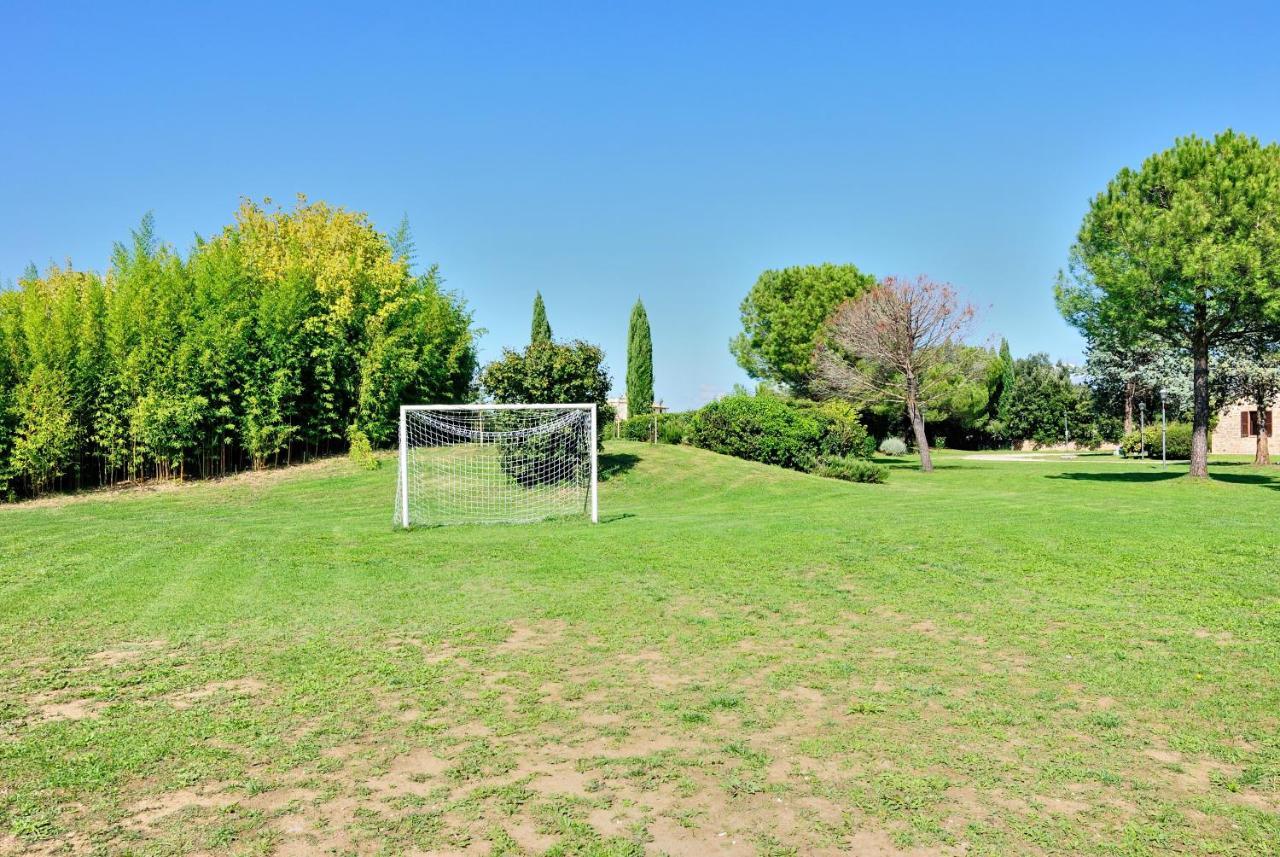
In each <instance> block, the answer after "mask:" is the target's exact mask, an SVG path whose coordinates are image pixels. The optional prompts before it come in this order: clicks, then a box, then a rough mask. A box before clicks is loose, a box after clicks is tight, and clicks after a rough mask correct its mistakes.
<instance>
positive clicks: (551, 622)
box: [494, 619, 567, 653]
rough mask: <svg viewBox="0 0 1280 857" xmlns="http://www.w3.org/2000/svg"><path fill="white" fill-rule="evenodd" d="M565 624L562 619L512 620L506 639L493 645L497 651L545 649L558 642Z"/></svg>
mask: <svg viewBox="0 0 1280 857" xmlns="http://www.w3.org/2000/svg"><path fill="white" fill-rule="evenodd" d="M566 627H567V625H566V624H565V622H564V620H562V619H544V620H542V621H539V622H530V623H522V622H513V623H512V625H511V633H510V634H509V635H508V636H507V639H505V640H503V641H502V642H501V643H499V644H498V645H497V646H495V647H494V651H497V652H506V653H511V652H525V651H529V650H531V649H533V650H536V649H545V648H546V647H548V646H550V645H553V644H555V643H557V642H559V640H560V638H561V637H563V636H564V632H565V629H566Z"/></svg>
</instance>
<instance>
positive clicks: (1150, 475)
mask: <svg viewBox="0 0 1280 857" xmlns="http://www.w3.org/2000/svg"><path fill="white" fill-rule="evenodd" d="M1185 475H1186V474H1185V473H1179V472H1174V471H1172V470H1160V471H1156V472H1146V471H1139V472H1136V473H1135V472H1133V471H1123V472H1120V473H1106V472H1103V471H1093V472H1086V471H1080V470H1072V471H1069V472H1067V473H1049V474H1046V475H1045V477H1044V478H1045V479H1071V480H1076V481H1083V482H1164V481H1165V480H1167V479H1181V478H1182V477H1183V476H1185Z"/></svg>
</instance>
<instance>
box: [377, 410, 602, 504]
mask: <svg viewBox="0 0 1280 857" xmlns="http://www.w3.org/2000/svg"><path fill="white" fill-rule="evenodd" d="M596 475H597V460H596V406H595V405H593V404H587V405H404V406H402V407H401V408H400V477H399V479H398V480H397V485H396V512H395V522H396V523H397V524H398V525H400V526H403V527H411V526H414V525H429V526H430V525H436V524H498V523H528V522H531V521H541V520H545V519H547V518H556V517H564V516H569V515H589V516H590V517H591V520H592V521H593V522H596V521H599V519H600V516H599V504H598V501H597V499H596Z"/></svg>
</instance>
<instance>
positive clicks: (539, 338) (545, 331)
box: [529, 292, 551, 345]
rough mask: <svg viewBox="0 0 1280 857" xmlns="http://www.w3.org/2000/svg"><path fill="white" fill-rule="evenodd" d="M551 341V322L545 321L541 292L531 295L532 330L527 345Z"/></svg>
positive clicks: (545, 309) (545, 312) (544, 307)
mask: <svg viewBox="0 0 1280 857" xmlns="http://www.w3.org/2000/svg"><path fill="white" fill-rule="evenodd" d="M550 341H551V322H549V321H547V307H546V304H544V303H543V302H542V292H535V293H534V295H533V329H532V331H531V332H530V334H529V343H530V344H531V345H532V344H535V343H538V342H550Z"/></svg>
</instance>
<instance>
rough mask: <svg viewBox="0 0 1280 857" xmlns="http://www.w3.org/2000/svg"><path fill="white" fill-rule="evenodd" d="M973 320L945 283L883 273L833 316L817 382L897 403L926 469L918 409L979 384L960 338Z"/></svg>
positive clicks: (976, 365) (980, 371) (979, 370)
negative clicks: (875, 283)
mask: <svg viewBox="0 0 1280 857" xmlns="http://www.w3.org/2000/svg"><path fill="white" fill-rule="evenodd" d="M973 318H974V309H973V307H972V306H969V305H967V304H965V305H961V304H959V303H958V302H957V298H956V293H955V290H954V289H952V288H951V286H949V285H946V284H944V283H936V282H934V281H932V280H930V279H928V278H926V277H923V276H921V277H918V278H916V279H915V280H905V279H900V278H898V277H887V278H885V279H884V280H882V281H881V282H880V284H879V285H878V286H876V287H875V288H874V289H872V290H871V291H869V292H867V293H866V294H864V295H862V296H861V297H859V298H855V299H853V300H848V301H845V302H844V303H842V304H840V306H839V307H838V308H837V309H836V311H835V313H833V314H832V316H831V318H830V320H829V321H828V322H827V324H826V325H825V328H824V333H823V339H822V341H821V343H820V344H819V346H818V348H817V351H816V356H815V359H814V362H815V370H816V381H817V383H818V384H819V385H820V386H821V387H822V388H823V389H824V390H826V391H829V392H831V393H834V394H836V395H839V396H842V397H845V398H849V399H853V400H862V401H871V402H876V401H879V402H896V403H898V404H899V405H901V406H903V407H904V408H905V410H906V414H907V419H908V420H909V421H910V423H911V428H912V431H913V433H914V434H915V440H916V446H917V447H918V448H919V450H920V469H921V470H922V471H924V472H926V473H927V472H930V471H932V470H933V460H932V457H931V456H930V455H929V439H928V436H927V434H926V432H925V417H924V411H925V408H927V407H929V406H930V405H932V404H934V403H935V402H938V401H941V400H942V398H943V397H946V396H951V395H954V392H955V389H956V387H957V385H958V383H959V382H972V383H976V382H979V381H980V380H981V379H982V378H983V377H984V373H985V370H986V363H985V361H981V362H980V361H976V360H974V359H972V358H971V356H970V354H971V353H972V352H973V351H974V350H975V349H965V348H963V347H962V346H961V344H960V338H961V337H962V336H963V335H964V333H965V332H967V330H968V329H969V326H970V324H971V323H972V321H973Z"/></svg>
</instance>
